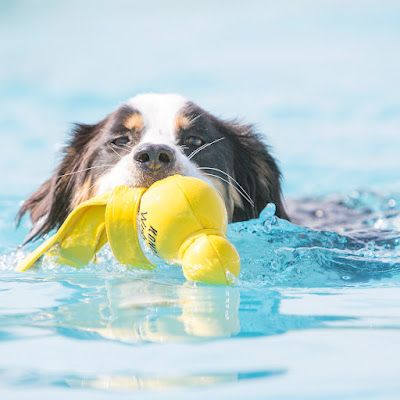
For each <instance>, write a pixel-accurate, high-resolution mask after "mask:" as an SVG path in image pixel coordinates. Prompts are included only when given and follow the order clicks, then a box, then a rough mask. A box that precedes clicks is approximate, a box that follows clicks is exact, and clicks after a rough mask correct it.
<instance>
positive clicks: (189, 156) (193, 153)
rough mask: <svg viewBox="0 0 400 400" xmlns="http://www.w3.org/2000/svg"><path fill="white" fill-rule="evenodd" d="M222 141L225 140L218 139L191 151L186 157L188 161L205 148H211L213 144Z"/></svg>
mask: <svg viewBox="0 0 400 400" xmlns="http://www.w3.org/2000/svg"><path fill="white" fill-rule="evenodd" d="M223 139H225V138H224V137H222V138H219V139H217V140H214V141H212V142H210V143H205V144H203V145H202V146H200V147H198V148H197V149H196V150H193V151H192V152H191V153H190V154H189V155H188V159H189V160H191V159H192V158H193V157H194V156H195V155H196V154H197V153H199V152H200V151H202V150H204V149H205V148H207V147H209V146H211V145H213V144H215V143H217V142H219V141H221V140H223Z"/></svg>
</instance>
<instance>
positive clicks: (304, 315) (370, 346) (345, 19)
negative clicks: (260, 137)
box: [0, 0, 400, 399]
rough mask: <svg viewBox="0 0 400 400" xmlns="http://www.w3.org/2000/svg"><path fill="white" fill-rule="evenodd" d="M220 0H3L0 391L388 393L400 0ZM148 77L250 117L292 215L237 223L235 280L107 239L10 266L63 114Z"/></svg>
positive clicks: (395, 276) (399, 223)
mask: <svg viewBox="0 0 400 400" xmlns="http://www.w3.org/2000/svg"><path fill="white" fill-rule="evenodd" d="M214 3H215V2H208V1H204V2H202V3H201V5H199V6H198V7H197V8H195V7H189V6H185V7H184V6H182V4H181V2H178V1H176V2H171V3H170V5H169V7H168V8H166V7H165V6H161V3H158V2H155V1H151V2H147V3H146V4H136V3H134V2H124V1H119V2H118V5H117V6H116V2H103V3H101V4H99V3H98V2H91V1H87V2H85V4H84V5H83V4H81V2H68V3H63V2H58V3H57V4H55V3H54V2H47V3H46V6H44V5H43V3H41V4H42V6H41V7H38V5H35V3H33V2H8V1H2V2H0V50H1V51H0V53H1V54H2V60H3V61H2V63H0V104H1V109H2V113H1V114H0V134H1V139H2V146H1V149H0V155H1V157H0V171H1V176H0V281H1V283H0V316H1V317H0V355H1V357H0V396H1V398H4V399H14V398H18V399H20V398H21V399H24V398H28V397H29V398H42V399H47V398H48V399H54V398H55V397H57V398H60V399H63V398H65V399H67V398H71V396H77V398H91V399H92V398H96V399H97V398H99V399H103V398H104V399H119V398H121V399H122V398H128V397H129V398H131V397H132V396H135V397H136V398H140V399H142V398H143V399H146V398H149V399H157V398H163V399H165V398H173V399H187V398H191V399H192V398H193V399H197V398H199V399H200V398H201V399H203V398H205V397H210V398H216V399H225V398H229V399H232V398H237V399H242V398H251V399H265V398H274V399H275V398H277V399H314V398H315V399H344V398H351V399H397V398H399V395H400V380H399V375H400V368H399V367H398V361H397V360H398V359H399V357H400V345H399V343H400V331H399V328H400V308H399V306H398V304H399V300H400V288H399V283H400V234H399V233H400V186H399V178H398V177H399V171H400V158H399V157H398V152H399V149H400V134H399V132H398V131H399V126H400V103H399V97H398V82H399V81H400V80H399V78H400V76H399V71H400V57H399V56H398V54H400V53H399V48H398V43H400V42H399V39H400V25H399V23H398V21H399V20H400V9H399V6H398V4H397V2H394V1H380V2H374V1H362V2H361V1H352V2H346V3H345V4H344V3H343V2H341V1H331V2H329V3H325V4H324V5H322V4H321V5H317V4H316V3H315V2H308V1H306V0H303V1H299V2H296V3H295V4H294V3H293V2H285V1H283V2H280V4H279V5H277V4H275V3H274V2H264V1H255V2H252V3H251V5H248V6H246V8H245V9H244V8H243V7H242V5H241V4H240V3H239V2H237V3H235V2H229V3H225V2H220V3H218V5H217V4H214ZM160 7H162V12H159V13H156V12H154V10H156V9H160ZM77 10H79V13H77ZM210 10H211V11H210ZM171 21H173V22H174V23H171ZM238 56H240V57H239V60H238ZM4 60H6V62H5V61H4ZM143 90H146V91H147V90H156V91H176V92H180V93H183V94H185V95H187V96H188V97H189V98H191V99H193V100H195V101H197V102H198V103H199V104H201V105H203V106H204V107H205V108H207V109H209V110H210V111H212V112H215V113H216V114H219V115H221V114H222V115H223V116H227V117H230V116H235V115H239V116H243V117H245V118H246V119H247V120H249V121H255V122H257V124H258V128H259V130H260V131H261V132H263V133H266V135H267V137H268V140H269V142H270V143H271V144H272V145H273V151H274V154H275V155H276V156H277V157H278V158H279V160H280V164H281V166H282V169H283V173H284V177H285V182H284V192H285V195H286V201H287V204H288V208H289V210H290V213H291V215H292V216H293V222H292V223H289V222H286V221H282V220H280V219H278V218H276V217H275V216H274V207H273V206H272V205H270V206H268V207H267V208H266V209H265V210H264V212H263V214H262V215H261V216H260V218H259V219H258V220H254V221H249V222H245V223H239V224H233V225H231V226H230V228H229V237H230V239H231V240H232V241H233V242H234V244H235V245H236V246H237V248H238V249H239V251H240V253H241V257H242V264H243V265H242V273H241V276H240V280H239V282H238V284H237V285H236V286H234V287H229V288H225V287H210V286H204V285H193V284H190V283H188V282H185V281H184V279H183V277H182V273H181V271H180V269H179V268H168V267H166V266H160V267H159V268H158V269H157V270H156V271H155V272H145V271H127V270H126V269H125V268H124V267H122V266H119V265H117V264H116V263H115V261H114V260H113V259H112V257H111V256H110V254H109V252H108V251H107V250H106V251H104V252H103V253H102V256H101V257H102V258H101V261H100V263H99V264H97V265H90V266H88V267H87V268H85V269H82V270H71V269H70V268H67V267H62V266H61V267H59V266H55V265H53V264H51V263H47V264H45V265H43V266H42V267H41V268H40V269H39V270H37V271H32V272H28V273H26V274H16V273H15V272H14V271H13V269H14V267H15V265H16V263H17V262H18V260H19V259H21V258H22V257H23V255H24V253H26V251H28V249H27V250H17V249H16V247H17V245H18V244H19V243H20V242H21V241H22V239H23V237H24V235H25V234H26V232H27V230H28V228H29V223H28V221H26V220H25V221H24V222H23V225H22V227H21V228H20V229H18V230H15V229H14V215H15V212H16V210H17V209H18V205H19V204H20V202H21V201H22V200H23V199H24V198H25V196H26V195H27V194H28V193H29V192H30V191H31V190H33V189H34V188H35V187H36V186H37V185H38V184H39V183H40V182H41V181H42V180H43V179H44V178H46V177H47V176H48V174H49V173H50V171H51V170H52V168H53V167H54V163H55V161H56V158H57V156H56V154H57V149H58V148H59V146H60V144H61V143H62V142H63V140H64V138H65V133H66V131H68V130H69V125H68V123H69V122H71V121H77V120H78V121H83V122H92V121H96V120H99V119H100V118H102V117H103V116H104V115H105V114H106V113H108V112H109V111H110V110H111V109H112V108H113V107H114V106H115V105H116V104H118V103H119V102H120V101H122V100H123V99H125V98H126V97H129V96H131V95H132V94H135V93H136V92H140V91H143ZM9 149H10V150H9Z"/></svg>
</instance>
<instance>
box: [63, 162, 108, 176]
mask: <svg viewBox="0 0 400 400" xmlns="http://www.w3.org/2000/svg"><path fill="white" fill-rule="evenodd" d="M107 167H113V165H98V166H94V167H90V168H84V169H80V170H78V171H74V172H68V173H66V174H63V175H58V176H56V178H62V177H64V176H69V175H75V174H79V173H81V172H85V171H90V170H91V169H97V168H107Z"/></svg>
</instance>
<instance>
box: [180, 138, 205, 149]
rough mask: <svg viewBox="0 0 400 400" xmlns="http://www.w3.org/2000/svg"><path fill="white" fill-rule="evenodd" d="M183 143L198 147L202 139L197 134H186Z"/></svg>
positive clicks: (202, 142)
mask: <svg viewBox="0 0 400 400" xmlns="http://www.w3.org/2000/svg"><path fill="white" fill-rule="evenodd" d="M185 144H186V145H187V146H195V147H199V146H201V145H202V144H204V141H203V139H201V138H199V137H198V136H188V137H187V138H186V139H185Z"/></svg>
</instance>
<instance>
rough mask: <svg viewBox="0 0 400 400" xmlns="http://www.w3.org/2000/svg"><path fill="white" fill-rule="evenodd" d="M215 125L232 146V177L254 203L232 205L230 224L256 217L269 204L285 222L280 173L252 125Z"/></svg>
mask: <svg viewBox="0 0 400 400" xmlns="http://www.w3.org/2000/svg"><path fill="white" fill-rule="evenodd" d="M218 125H219V126H218V128H219V130H220V132H221V133H222V134H223V135H224V136H225V137H226V138H228V140H229V142H230V144H231V147H232V151H233V154H234V165H233V170H234V177H235V179H236V180H237V181H238V182H239V183H240V185H241V186H242V187H243V189H244V190H245V191H246V192H247V193H248V194H249V196H250V198H251V199H252V201H253V202H254V206H252V205H251V204H249V203H248V202H246V201H242V202H241V203H242V204H235V208H234V213H233V222H237V221H244V220H248V219H251V218H257V217H258V216H259V214H260V212H261V211H262V210H263V209H264V207H265V206H266V205H267V204H268V203H274V204H275V205H276V215H277V216H278V217H280V218H285V219H288V216H287V214H286V211H285V208H284V206H283V201H282V194H281V183H280V180H281V173H280V170H279V167H278V165H277V163H276V161H275V159H274V158H273V157H272V156H271V154H270V153H269V149H268V146H267V145H266V144H265V143H264V142H263V141H262V139H261V138H260V136H259V135H258V134H257V133H256V132H255V130H254V128H253V126H252V125H247V124H240V123H237V122H236V121H233V122H230V121H229V122H226V121H221V120H218Z"/></svg>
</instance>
